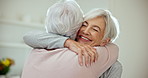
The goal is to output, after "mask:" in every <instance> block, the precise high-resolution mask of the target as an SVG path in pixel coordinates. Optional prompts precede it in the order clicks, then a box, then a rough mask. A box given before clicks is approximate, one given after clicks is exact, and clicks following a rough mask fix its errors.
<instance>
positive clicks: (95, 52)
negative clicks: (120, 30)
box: [90, 47, 98, 62]
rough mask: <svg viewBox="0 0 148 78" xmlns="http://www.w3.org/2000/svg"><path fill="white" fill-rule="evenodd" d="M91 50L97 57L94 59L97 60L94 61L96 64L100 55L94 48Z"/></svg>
mask: <svg viewBox="0 0 148 78" xmlns="http://www.w3.org/2000/svg"><path fill="white" fill-rule="evenodd" d="M90 49H91V50H92V51H93V52H94V55H95V56H94V58H95V59H94V62H95V61H97V60H98V53H97V50H96V49H95V48H93V47H91V48H90Z"/></svg>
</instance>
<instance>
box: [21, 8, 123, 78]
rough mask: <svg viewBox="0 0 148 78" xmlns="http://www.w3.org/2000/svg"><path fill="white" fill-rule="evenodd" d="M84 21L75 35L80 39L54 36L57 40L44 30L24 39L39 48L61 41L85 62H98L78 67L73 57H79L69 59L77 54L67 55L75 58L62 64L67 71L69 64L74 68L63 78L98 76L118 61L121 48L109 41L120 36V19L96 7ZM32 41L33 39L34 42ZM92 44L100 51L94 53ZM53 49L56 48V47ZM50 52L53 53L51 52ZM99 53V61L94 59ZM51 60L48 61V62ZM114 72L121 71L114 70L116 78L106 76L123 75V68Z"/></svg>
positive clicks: (117, 76) (118, 77) (117, 77)
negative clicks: (83, 58)
mask: <svg viewBox="0 0 148 78" xmlns="http://www.w3.org/2000/svg"><path fill="white" fill-rule="evenodd" d="M84 20H85V21H84V22H83V24H82V26H81V28H80V30H79V32H78V34H77V37H76V40H77V42H76V41H74V40H71V39H68V38H66V39H65V37H63V36H59V35H55V37H56V41H55V40H54V38H55V37H51V36H50V35H49V34H46V33H41V32H40V33H31V34H30V33H29V34H26V35H25V36H24V41H25V42H26V43H27V44H28V45H30V46H32V47H34V48H36V47H39V48H47V49H51V47H49V45H50V46H51V45H52V44H57V43H58V44H59V43H60V45H62V46H60V47H64V46H65V47H68V48H69V49H71V50H72V51H74V52H77V53H78V56H79V58H80V59H82V57H83V56H84V57H85V62H86V65H88V64H89V61H91V60H89V59H88V58H91V59H93V61H96V62H95V63H92V64H91V66H89V67H88V68H85V67H83V66H82V67H77V63H76V62H74V60H76V59H75V58H70V57H74V56H75V55H74V54H72V55H69V56H65V59H67V58H70V59H74V60H73V61H66V65H64V64H61V65H60V67H66V69H67V71H68V69H69V66H70V67H74V68H73V69H72V70H71V71H70V70H69V72H66V71H65V70H63V71H65V72H66V76H65V77H60V78H68V77H70V78H73V77H74V78H97V77H99V76H101V74H102V73H103V72H105V71H106V70H107V69H108V68H109V67H110V66H111V65H112V64H113V63H114V62H115V61H116V60H117V56H118V48H117V46H116V45H114V44H113V43H109V42H111V41H113V40H114V39H115V38H116V37H117V36H118V27H117V26H118V24H117V23H116V22H117V21H116V19H115V18H113V16H112V15H111V14H110V13H109V12H108V11H106V10H102V9H96V10H93V11H91V12H90V13H88V14H86V16H85V17H84ZM45 36H46V37H45ZM62 38H64V39H65V43H63V44H61V42H60V40H61V41H63V39H62ZM32 40H34V41H33V42H32ZM49 40H50V41H49ZM52 40H53V42H55V43H52V44H49V43H51V42H52ZM107 43H109V44H107ZM32 44H33V45H32ZM41 46H44V47H41ZM99 46H104V47H99ZM58 47H59V46H58ZM90 47H96V50H97V52H96V53H95V51H92V52H91V50H92V49H91V48H90ZM54 48H57V47H55V46H54ZM44 51H45V50H44ZM66 51H67V50H66ZM68 51H70V50H68ZM48 53H50V51H49V52H48ZM64 53H70V52H64ZM64 53H63V54H62V56H64V55H66V54H64ZM97 54H99V57H98V60H94V58H96V57H97V56H96V55H97ZM90 55H93V56H90ZM60 56H61V55H60ZM63 59H64V58H63ZM67 60H69V59H67ZM55 61H56V60H55ZM49 62H50V61H48V63H49ZM73 62H74V63H73ZM64 63H65V62H64ZM75 63H76V64H75ZM80 63H82V64H83V61H80ZM52 64H53V62H52V63H50V64H48V65H51V66H53V65H55V63H54V64H53V65H52ZM75 66H76V67H75ZM115 67H116V66H115ZM49 68H50V66H49ZM46 69H47V68H46ZM70 69H71V68H70ZM49 70H50V69H49ZM78 70H79V71H78ZM114 71H119V72H118V74H117V72H116V73H114V77H113V75H112V74H111V75H112V77H111V76H108V75H107V76H106V78H120V76H121V71H122V70H121V67H120V68H118V70H114ZM114 71H111V72H114ZM44 73H45V72H44ZM48 73H49V72H48ZM68 73H71V74H70V76H67V75H69V74H68ZM72 73H73V74H72ZM107 73H108V72H107ZM58 75H60V76H61V75H62V76H63V73H58ZM54 78H56V77H54ZM57 78H58V77H57ZM104 78H105V76H104Z"/></svg>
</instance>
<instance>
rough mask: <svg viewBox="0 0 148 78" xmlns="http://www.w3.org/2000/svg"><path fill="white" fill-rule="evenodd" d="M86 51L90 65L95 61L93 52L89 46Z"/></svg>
mask: <svg viewBox="0 0 148 78" xmlns="http://www.w3.org/2000/svg"><path fill="white" fill-rule="evenodd" d="M86 50H87V52H88V54H89V56H90V64H91V63H93V62H94V60H95V50H93V49H92V47H90V46H87V48H86Z"/></svg>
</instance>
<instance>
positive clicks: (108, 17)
mask: <svg viewBox="0 0 148 78" xmlns="http://www.w3.org/2000/svg"><path fill="white" fill-rule="evenodd" d="M98 16H104V17H105V22H106V27H105V35H104V37H103V39H106V38H110V39H111V42H114V41H115V40H116V38H117V37H118V35H119V23H118V21H117V19H116V18H115V17H114V16H113V15H112V14H111V12H110V11H108V10H104V9H99V8H98V9H93V10H91V11H90V12H88V13H87V14H85V15H84V21H86V20H89V19H92V18H96V17H98Z"/></svg>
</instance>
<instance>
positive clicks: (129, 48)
mask: <svg viewBox="0 0 148 78" xmlns="http://www.w3.org/2000/svg"><path fill="white" fill-rule="evenodd" d="M111 1H112V2H111V4H110V9H111V10H112V12H113V14H114V15H115V16H116V17H117V18H118V20H119V22H120V29H121V33H120V37H119V39H118V40H117V42H116V43H117V44H119V47H120V57H119V59H120V61H121V62H122V64H123V75H122V78H148V61H147V59H148V57H147V55H148V43H147V40H148V35H147V33H148V31H147V29H148V26H147V25H148V9H147V8H148V1H147V0H111Z"/></svg>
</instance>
